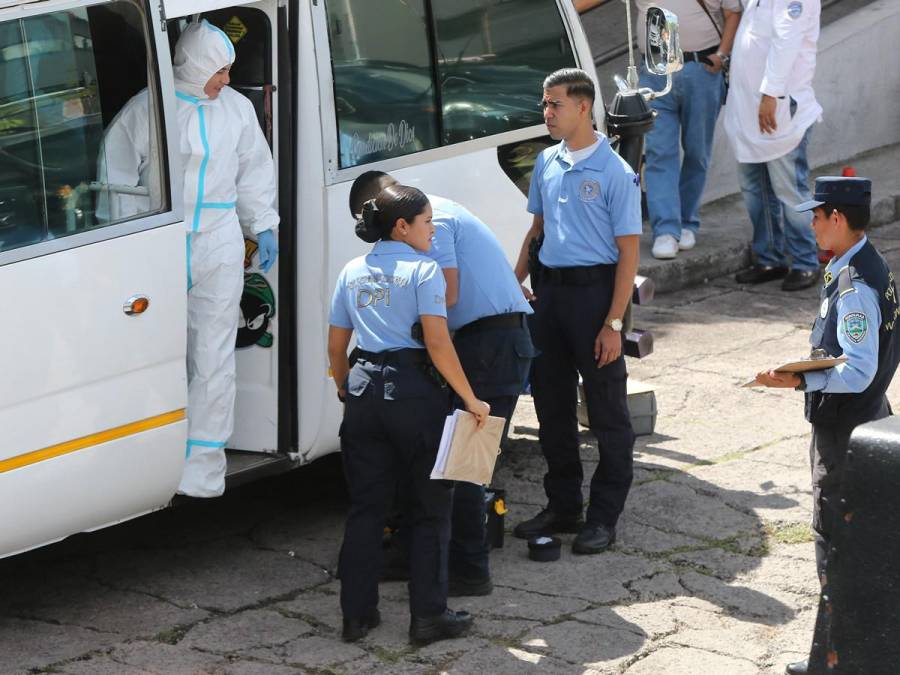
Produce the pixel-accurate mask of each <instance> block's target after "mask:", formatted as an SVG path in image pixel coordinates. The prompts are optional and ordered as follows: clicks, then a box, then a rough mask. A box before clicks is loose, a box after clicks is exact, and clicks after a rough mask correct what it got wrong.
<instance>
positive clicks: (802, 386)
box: [794, 373, 806, 391]
mask: <svg viewBox="0 0 900 675" xmlns="http://www.w3.org/2000/svg"><path fill="white" fill-rule="evenodd" d="M797 377H799V378H800V384H798V385H797V386H796V387H794V389H796V390H797V391H806V376H805V375H804V374H803V373H797Z"/></svg>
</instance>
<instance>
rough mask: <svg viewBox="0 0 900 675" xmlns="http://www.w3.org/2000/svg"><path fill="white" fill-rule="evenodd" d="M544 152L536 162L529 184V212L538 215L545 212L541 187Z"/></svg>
mask: <svg viewBox="0 0 900 675" xmlns="http://www.w3.org/2000/svg"><path fill="white" fill-rule="evenodd" d="M544 164H545V160H544V153H543V152H542V153H541V154H539V155H538V156H537V160H535V162H534V172H533V173H532V174H531V185H529V186H528V213H532V214H534V215H536V216H540V215H543V213H544V197H543V195H542V194H541V188H542V187H543V186H542V183H543V180H542V177H543V174H544Z"/></svg>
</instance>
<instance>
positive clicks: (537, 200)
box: [513, 68, 641, 553]
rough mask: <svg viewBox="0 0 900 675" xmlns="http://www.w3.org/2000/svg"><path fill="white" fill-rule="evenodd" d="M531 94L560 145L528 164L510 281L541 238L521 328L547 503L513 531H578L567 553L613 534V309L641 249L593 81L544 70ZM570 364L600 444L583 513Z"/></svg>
mask: <svg viewBox="0 0 900 675" xmlns="http://www.w3.org/2000/svg"><path fill="white" fill-rule="evenodd" d="M541 103H542V106H543V108H544V121H545V123H546V125H547V129H548V131H549V132H550V135H551V136H552V137H553V138H554V139H556V140H559V141H560V143H559V145H556V146H553V147H550V148H547V149H546V150H544V152H542V153H541V154H540V155H539V156H538V158H537V161H536V162H535V166H534V173H533V174H532V178H531V187H530V189H529V192H528V211H529V212H530V213H532V214H533V216H534V218H533V221H532V225H531V228H530V230H529V231H528V234H527V235H526V237H525V241H524V242H523V244H522V251H521V253H520V255H519V261H518V263H517V264H516V275H517V276H518V278H519V281H520V282H521V281H523V280H524V279H525V277H526V276H528V274H529V270H528V260H529V250H530V248H531V246H532V242H533V241H534V240H535V239H536V238H538V237H541V236H543V244H542V245H541V247H540V253H539V256H538V258H539V267H540V269H538V270H534V271H533V272H532V286H533V288H534V295H535V296H536V297H535V301H534V316H533V317H532V322H531V334H532V337H533V338H534V343H535V346H536V347H537V349H538V350H539V351H540V354H539V355H538V356H537V358H536V359H535V361H534V369H533V371H534V372H533V377H532V392H533V395H534V404H535V409H536V411H537V416H538V421H539V422H540V432H539V437H540V442H541V450H542V451H543V453H544V458H545V459H546V461H547V473H546V475H545V476H544V489H545V491H546V493H547V499H548V505H547V508H545V509H544V510H543V511H541V512H540V513H538V514H537V515H536V516H535V517H534V518H531V519H530V520H527V521H525V522H522V523H519V525H518V526H516V528H515V530H514V532H513V534H514V535H515V536H517V537H520V538H523V539H531V538H532V537H536V536H539V535H547V534H552V533H554V532H578V536H576V537H575V541H574V542H573V544H572V549H573V551H574V552H575V553H601V552H603V551H605V550H606V549H607V548H608V547H609V546H610V545H611V544H612V543H613V542H614V541H615V537H616V529H615V528H616V522H617V521H618V518H619V514H620V513H621V512H622V509H623V508H624V506H625V499H626V498H627V496H628V491H629V489H630V488H631V480H632V476H633V448H634V432H633V430H632V428H631V418H630V416H629V413H628V405H627V391H626V379H627V372H626V369H625V358H624V356H623V353H622V347H623V343H624V340H623V336H622V318H623V317H624V315H625V310H626V308H627V307H628V302H629V300H630V298H631V294H632V292H633V287H634V277H635V273H636V272H637V266H638V259H639V256H640V253H639V248H638V246H639V242H640V234H641V203H640V202H641V192H640V187H639V185H640V181H639V178H638V176H637V175H636V174H635V173H634V171H632V170H631V168H630V167H629V166H628V164H627V163H626V162H625V161H624V160H623V159H622V158H621V157H619V156H618V155H617V154H616V153H615V152H614V151H613V150H612V148H611V147H610V145H609V141H608V140H607V138H606V137H605V136H604V135H603V134H600V133H597V132H595V131H594V129H593V125H592V115H591V111H592V109H593V105H594V83H593V81H592V80H591V78H590V76H589V75H588V74H587V73H585V72H584V71H583V70H578V69H575V68H566V69H563V70H559V71H556V72H554V73H552V74H551V75H549V76H548V77H547V78H546V79H545V80H544V96H543V100H542V102H541ZM524 290H525V292H526V295H530V292H529V291H527V289H524ZM579 373H580V374H581V378H582V380H583V381H584V391H585V396H586V402H587V407H588V421H589V424H590V428H591V431H592V432H593V433H594V435H595V436H596V438H597V446H598V448H597V449H598V451H599V462H598V465H597V469H596V470H595V472H594V477H593V479H592V480H591V488H590V505H589V506H588V509H587V518H586V520H583V519H582V507H583V500H584V498H583V495H582V493H581V485H582V478H583V468H582V465H581V457H580V455H579V443H578V420H577V417H576V410H577V385H578V375H579Z"/></svg>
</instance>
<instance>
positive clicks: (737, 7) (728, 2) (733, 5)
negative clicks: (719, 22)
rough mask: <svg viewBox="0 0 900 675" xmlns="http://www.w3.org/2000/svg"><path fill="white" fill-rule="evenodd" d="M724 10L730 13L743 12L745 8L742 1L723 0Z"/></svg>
mask: <svg viewBox="0 0 900 675" xmlns="http://www.w3.org/2000/svg"><path fill="white" fill-rule="evenodd" d="M722 9H724V10H726V11H728V12H743V11H744V7H743V5H741V0H722Z"/></svg>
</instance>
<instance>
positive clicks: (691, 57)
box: [682, 47, 719, 66]
mask: <svg viewBox="0 0 900 675" xmlns="http://www.w3.org/2000/svg"><path fill="white" fill-rule="evenodd" d="M717 51H719V48H718V47H709V48H708V49H701V50H700V51H699V52H682V54H684V62H685V63H687V62H688V61H697V62H698V63H706V64H708V65H710V66H711V65H712V61H710V60H709V59H708V58H707V57H708V56H709V55H710V54H715V53H716V52H717Z"/></svg>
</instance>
